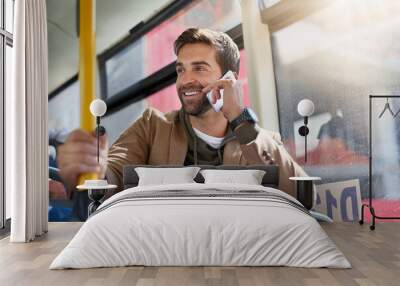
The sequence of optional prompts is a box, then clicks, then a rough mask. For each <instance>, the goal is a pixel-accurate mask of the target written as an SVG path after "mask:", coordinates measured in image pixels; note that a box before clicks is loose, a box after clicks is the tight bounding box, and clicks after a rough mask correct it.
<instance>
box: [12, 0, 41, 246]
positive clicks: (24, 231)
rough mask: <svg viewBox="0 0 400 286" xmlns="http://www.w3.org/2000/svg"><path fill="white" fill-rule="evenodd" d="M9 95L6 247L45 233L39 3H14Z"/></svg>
mask: <svg viewBox="0 0 400 286" xmlns="http://www.w3.org/2000/svg"><path fill="white" fill-rule="evenodd" d="M14 21H15V22H14V29H15V31H14V49H13V53H14V54H13V56H14V63H15V65H14V70H13V76H12V78H13V83H12V85H13V91H12V93H11V96H9V97H7V98H6V106H7V110H6V169H7V170H6V187H7V188H10V189H11V194H12V195H11V237H10V241H12V242H27V241H31V240H33V239H34V238H35V237H36V236H40V235H42V234H43V233H44V232H46V231H47V224H48V219H47V209H48V151H47V150H48V147H47V146H48V135H47V96H48V87H47V86H48V83H47V77H48V74H47V22H46V2H45V0H18V1H15V18H14Z"/></svg>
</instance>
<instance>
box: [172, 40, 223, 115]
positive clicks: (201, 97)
mask: <svg viewBox="0 0 400 286" xmlns="http://www.w3.org/2000/svg"><path fill="white" fill-rule="evenodd" d="M176 72H177V74H178V78H177V80H176V90H177V92H178V95H179V99H180V101H181V103H182V107H183V109H184V110H185V111H186V112H187V113H188V114H190V115H194V116H198V115H201V114H203V113H204V112H206V111H208V110H209V109H210V108H211V104H210V103H209V102H208V99H207V96H206V94H205V93H203V92H202V91H201V90H202V89H203V88H204V87H205V86H207V85H209V84H210V83H213V82H215V81H216V80H218V79H220V78H221V76H222V74H221V68H220V66H219V64H218V63H217V60H216V51H215V49H214V48H213V47H210V46H208V45H206V44H186V45H184V46H183V47H182V48H181V49H180V50H179V53H178V59H177V62H176Z"/></svg>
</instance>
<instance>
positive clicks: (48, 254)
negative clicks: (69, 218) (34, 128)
mask: <svg viewBox="0 0 400 286" xmlns="http://www.w3.org/2000/svg"><path fill="white" fill-rule="evenodd" d="M80 226H81V224H80V223H50V227H49V229H50V230H49V233H48V234H47V235H45V236H44V237H42V238H40V239H38V240H35V241H34V242H32V243H28V244H15V243H14V244H10V243H9V241H8V238H5V239H3V240H1V241H0V285H1V286H6V285H13V286H14V285H15V286H16V285H53V286H61V285H68V286H75V285H140V286H147V285H149V286H150V285H167V286H178V285H227V286H232V285H255V286H261V285H346V286H349V285H383V286H390V285H396V286H397V285H400V223H395V222H391V223H389V222H387V223H379V224H378V225H377V229H376V230H375V231H370V230H369V228H368V225H364V226H359V225H358V224H330V225H323V228H324V229H325V230H326V232H327V233H328V234H329V236H330V237H331V238H332V240H333V241H335V243H336V244H337V245H338V247H339V248H340V249H341V250H342V251H343V253H344V254H345V255H346V257H347V258H348V259H349V260H350V262H351V264H352V266H353V268H352V269H349V270H341V269H304V268H289V267H122V268H101V269H86V270H48V267H49V265H50V263H51V261H52V260H53V259H54V258H55V256H56V255H57V254H58V253H59V252H60V251H61V250H62V249H63V247H64V246H65V245H66V244H67V243H68V241H69V240H70V239H71V238H72V237H73V235H74V234H75V233H76V232H77V230H78V229H79V227H80Z"/></svg>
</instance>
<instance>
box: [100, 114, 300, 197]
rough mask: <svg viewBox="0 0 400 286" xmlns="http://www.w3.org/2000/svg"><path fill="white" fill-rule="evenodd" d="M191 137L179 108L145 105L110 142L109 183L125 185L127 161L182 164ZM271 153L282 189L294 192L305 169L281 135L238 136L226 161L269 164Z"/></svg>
mask: <svg viewBox="0 0 400 286" xmlns="http://www.w3.org/2000/svg"><path fill="white" fill-rule="evenodd" d="M187 149H188V139H187V135H186V133H185V129H184V126H183V124H182V123H181V122H180V121H179V116H178V111H172V112H170V113H166V114H164V113H162V112H160V111H158V110H155V109H151V108H149V109H146V110H145V111H144V112H143V114H142V116H141V117H140V118H138V120H136V121H135V122H134V123H133V124H132V125H131V126H130V127H129V128H127V129H126V130H125V131H124V132H123V133H122V134H121V136H120V137H119V138H118V139H117V140H116V141H115V143H114V144H113V145H112V146H111V148H110V150H109V154H108V169H107V172H106V177H107V179H108V181H109V183H112V184H116V185H118V186H122V169H123V166H124V165H133V164H146V165H183V164H184V161H185V158H186V153H187ZM267 154H270V155H271V157H272V159H273V160H274V161H275V163H276V164H278V165H279V170H280V171H279V189H280V190H282V191H284V192H286V193H288V194H290V195H292V196H295V190H294V184H293V182H292V181H290V180H289V177H291V176H305V172H304V171H303V169H302V168H301V167H300V166H299V165H298V164H297V163H296V162H295V161H294V160H293V159H292V157H291V156H290V155H289V153H288V152H287V151H286V150H285V148H284V147H283V144H282V141H281V139H280V135H279V134H278V133H275V132H271V131H267V130H263V129H260V130H259V133H258V135H257V137H256V139H255V140H254V141H252V142H250V143H248V144H242V145H240V144H239V142H238V140H237V139H235V140H231V141H229V142H227V143H226V145H225V147H224V153H223V164H224V165H255V164H269V163H270V160H269V158H268V155H267Z"/></svg>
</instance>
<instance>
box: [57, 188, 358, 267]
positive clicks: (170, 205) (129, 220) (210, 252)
mask: <svg viewBox="0 0 400 286" xmlns="http://www.w3.org/2000/svg"><path fill="white" fill-rule="evenodd" d="M129 265H145V266H292V267H332V268H350V267H351V266H350V263H349V262H348V261H347V259H346V258H345V257H344V255H343V253H342V252H341V251H340V250H339V249H338V248H337V247H336V245H335V244H334V243H333V242H332V241H331V239H330V238H329V237H328V236H327V234H326V233H325V232H324V230H323V229H322V228H321V226H320V225H319V224H318V222H317V221H316V220H315V219H314V218H313V217H312V216H310V214H309V212H308V211H307V210H306V209H305V208H304V207H303V206H302V205H301V204H300V203H299V202H298V201H297V200H295V199H294V198H292V197H291V196H289V195H287V194H285V193H283V192H281V191H279V190H276V189H273V188H268V187H263V186H257V185H238V184H197V183H193V184H175V185H156V186H138V187H134V188H131V189H127V190H125V191H123V192H120V193H118V194H116V195H114V196H113V197H111V198H109V199H108V200H106V201H105V202H104V203H103V204H102V205H101V206H100V207H99V208H98V210H97V211H96V212H95V213H94V214H93V215H92V216H91V217H90V218H89V219H88V220H87V221H86V222H85V223H84V224H83V226H82V227H81V229H80V230H79V232H78V233H77V234H76V235H75V237H74V238H73V239H72V241H71V242H70V243H69V244H68V245H67V246H66V247H65V249H64V250H63V251H62V252H61V253H60V254H59V255H58V256H57V257H56V259H55V260H54V261H53V262H52V264H51V265H50V269H64V268H91V267H116V266H129Z"/></svg>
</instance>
